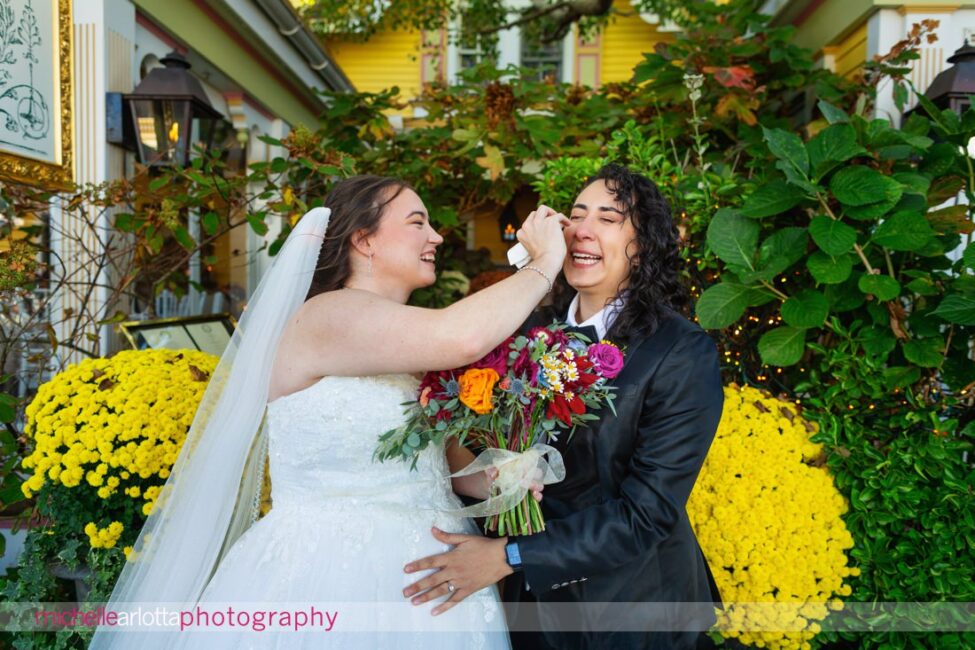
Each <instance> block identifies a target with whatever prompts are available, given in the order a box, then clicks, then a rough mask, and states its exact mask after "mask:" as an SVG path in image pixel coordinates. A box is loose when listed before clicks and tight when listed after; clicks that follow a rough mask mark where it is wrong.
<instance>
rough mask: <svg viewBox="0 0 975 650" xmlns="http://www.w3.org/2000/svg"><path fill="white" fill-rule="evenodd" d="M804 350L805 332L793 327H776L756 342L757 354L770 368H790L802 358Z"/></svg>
mask: <svg viewBox="0 0 975 650" xmlns="http://www.w3.org/2000/svg"><path fill="white" fill-rule="evenodd" d="M805 348H806V334H805V330H801V329H796V328H794V327H776V328H775V329H773V330H769V331H768V332H765V334H763V335H762V338H761V339H759V341H758V353H759V354H760V355H761V357H762V361H764V362H765V363H767V364H768V365H770V366H791V365H792V364H794V363H796V362H798V361H799V359H800V358H802V353H803V350H805Z"/></svg>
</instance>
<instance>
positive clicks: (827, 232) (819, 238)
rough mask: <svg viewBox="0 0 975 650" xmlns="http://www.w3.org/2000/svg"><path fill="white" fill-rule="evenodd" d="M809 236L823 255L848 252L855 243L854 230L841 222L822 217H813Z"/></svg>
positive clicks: (855, 234)
mask: <svg viewBox="0 0 975 650" xmlns="http://www.w3.org/2000/svg"><path fill="white" fill-rule="evenodd" d="M809 234H810V235H812V238H813V241H814V242H816V245H817V246H819V248H820V249H822V251H823V252H824V253H826V254H827V255H833V256H836V255H842V254H843V253H846V252H848V251H850V250H851V249H852V248H853V245H854V244H855V243H856V241H857V233H856V230H854V229H853V228H851V227H850V226H848V225H846V224H845V223H843V222H842V221H838V220H836V219H832V218H830V217H824V216H818V217H813V219H812V221H811V222H810V223H809Z"/></svg>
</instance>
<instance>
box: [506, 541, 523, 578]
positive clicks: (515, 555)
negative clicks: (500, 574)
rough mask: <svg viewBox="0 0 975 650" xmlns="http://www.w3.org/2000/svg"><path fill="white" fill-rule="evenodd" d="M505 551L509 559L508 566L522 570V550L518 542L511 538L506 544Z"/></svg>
mask: <svg viewBox="0 0 975 650" xmlns="http://www.w3.org/2000/svg"><path fill="white" fill-rule="evenodd" d="M504 553H505V556H506V557H507V560H508V566H510V567H511V568H512V569H513V570H515V571H521V569H522V565H521V551H520V550H519V549H518V542H517V541H515V540H513V539H512V540H509V541H508V542H507V543H506V544H505V545H504Z"/></svg>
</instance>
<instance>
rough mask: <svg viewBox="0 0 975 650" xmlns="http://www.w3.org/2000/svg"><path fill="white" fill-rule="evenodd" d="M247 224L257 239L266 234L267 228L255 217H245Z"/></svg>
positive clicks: (261, 220)
mask: <svg viewBox="0 0 975 650" xmlns="http://www.w3.org/2000/svg"><path fill="white" fill-rule="evenodd" d="M247 223H248V224H250V227H251V230H253V231H254V234H256V235H257V236H259V237H263V236H264V235H266V234H267V231H268V228H267V224H266V223H264V220H263V219H261V218H260V217H258V216H257V215H253V214H249V215H247Z"/></svg>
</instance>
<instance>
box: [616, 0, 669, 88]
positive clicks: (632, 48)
mask: <svg viewBox="0 0 975 650" xmlns="http://www.w3.org/2000/svg"><path fill="white" fill-rule="evenodd" d="M615 7H616V8H617V9H618V10H619V11H620V12H621V14H617V15H614V16H613V17H612V18H610V21H609V24H608V25H606V28H605V29H604V30H603V33H602V34H601V36H600V39H601V41H602V48H601V50H602V52H601V57H600V74H599V81H600V83H612V82H614V81H627V80H629V79H630V78H631V77H632V76H633V67H634V66H635V65H636V64H637V63H640V62H641V61H643V53H644V52H652V51H653V48H654V46H655V45H656V44H657V43H659V42H661V41H668V42H669V41H673V40H674V36H673V34H669V33H666V32H658V31H657V26H656V25H651V24H650V23H648V22H646V21H645V20H643V19H642V18H640V16H639V14H637V13H636V10H635V9H633V7H632V6H631V5H630V3H629V2H617V3H616V5H615Z"/></svg>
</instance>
